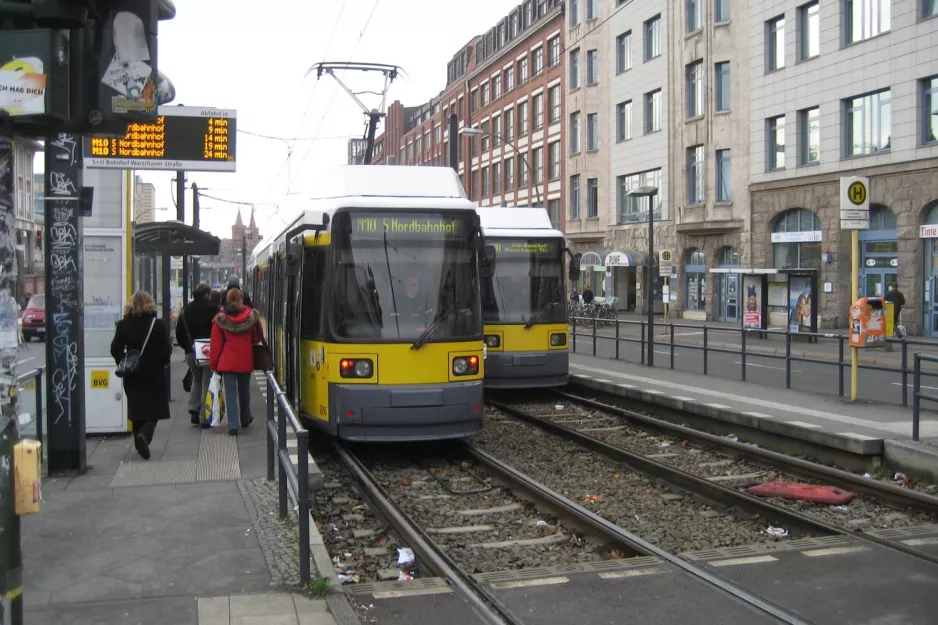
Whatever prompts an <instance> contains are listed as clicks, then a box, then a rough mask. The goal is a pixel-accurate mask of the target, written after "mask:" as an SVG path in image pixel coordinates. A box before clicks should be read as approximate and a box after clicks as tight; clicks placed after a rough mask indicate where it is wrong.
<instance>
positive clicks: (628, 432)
mask: <svg viewBox="0 0 938 625" xmlns="http://www.w3.org/2000/svg"><path fill="white" fill-rule="evenodd" d="M557 406H563V408H562V409H559V410H558V409H557ZM517 407H518V409H520V410H524V411H525V412H528V413H530V414H532V415H535V416H538V417H541V418H543V419H546V420H549V421H552V422H554V423H557V424H560V425H564V426H566V427H568V428H570V429H572V430H578V431H580V430H583V429H584V428H607V427H619V426H623V425H625V423H626V420H625V419H624V418H622V417H619V416H617V415H613V414H609V413H606V412H603V411H601V410H595V409H592V408H588V407H583V406H578V405H576V404H572V403H570V402H567V401H557V402H550V403H536V404H534V403H529V404H523V405H518V406H517ZM583 434H586V435H588V436H592V437H594V438H596V439H598V440H600V441H602V442H604V443H608V444H610V445H614V446H616V447H622V448H623V449H626V450H628V451H631V452H633V453H636V454H641V455H644V456H653V455H657V454H669V455H662V456H659V457H656V458H653V459H654V460H657V461H658V462H661V463H662V464H667V465H668V466H672V467H675V468H677V469H680V470H682V471H686V472H688V473H691V474H692V475H696V476H698V477H703V478H708V477H713V476H720V475H754V474H758V477H754V478H753V479H752V480H750V481H747V482H744V483H727V484H725V485H727V486H730V487H735V488H738V489H739V490H745V489H746V488H747V487H749V486H751V485H753V484H758V483H761V482H770V481H772V480H776V479H778V480H784V481H791V482H802V483H812V484H822V483H823V482H821V481H819V480H805V479H803V478H800V477H797V476H793V475H788V474H785V473H784V472H779V471H776V470H774V469H773V468H772V467H770V466H766V465H759V464H755V463H754V462H752V461H749V460H744V459H742V458H740V457H739V456H736V455H734V454H732V453H723V452H717V451H714V450H711V449H708V448H705V447H700V446H697V445H692V444H690V443H689V442H687V441H683V440H681V439H678V438H674V437H672V436H668V435H665V434H659V433H656V432H651V431H648V430H642V429H640V428H638V427H635V426H632V425H627V426H625V428H624V429H619V430H614V431H605V432H603V431H584V432H583ZM670 454H673V455H670ZM770 501H772V503H774V504H776V505H779V506H783V507H786V508H791V509H794V510H796V511H798V512H801V513H803V514H807V515H810V516H813V517H816V518H818V519H821V520H823V521H826V522H828V523H832V524H834V525H839V526H843V527H847V528H848V529H851V530H861V529H887V528H888V529H899V528H905V527H910V526H916V525H922V524H938V518H936V517H935V516H934V515H932V514H929V513H926V512H921V511H917V510H914V509H908V510H898V509H897V508H894V507H892V506H889V505H886V504H883V503H880V502H879V501H877V500H876V499H875V498H873V497H871V496H868V495H864V494H862V493H854V498H853V500H852V501H850V502H849V503H847V504H845V505H843V506H831V505H828V504H819V503H812V502H807V501H793V500H788V499H781V498H779V497H773V498H770Z"/></svg>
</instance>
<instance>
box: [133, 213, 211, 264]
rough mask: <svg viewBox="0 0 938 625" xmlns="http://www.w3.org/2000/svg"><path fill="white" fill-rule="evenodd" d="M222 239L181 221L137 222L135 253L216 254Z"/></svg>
mask: <svg viewBox="0 0 938 625" xmlns="http://www.w3.org/2000/svg"><path fill="white" fill-rule="evenodd" d="M220 247H221V239H219V238H218V237H216V236H213V235H211V234H209V233H208V232H203V231H202V230H199V229H198V228H195V227H193V226H189V225H187V224H184V223H182V222H181V221H154V222H150V223H145V224H138V225H136V226H134V253H136V254H160V255H170V256H216V255H217V254H218V251H219V249H220Z"/></svg>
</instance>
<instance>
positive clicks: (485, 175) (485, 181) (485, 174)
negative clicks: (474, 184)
mask: <svg viewBox="0 0 938 625" xmlns="http://www.w3.org/2000/svg"><path fill="white" fill-rule="evenodd" d="M488 196H489V168H488V167H483V168H482V196H481V197H484V198H485V197H488Z"/></svg>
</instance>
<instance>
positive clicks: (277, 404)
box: [267, 371, 310, 584]
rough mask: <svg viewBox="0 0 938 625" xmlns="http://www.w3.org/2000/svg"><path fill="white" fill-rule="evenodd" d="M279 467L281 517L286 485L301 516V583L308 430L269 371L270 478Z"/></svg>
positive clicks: (304, 575) (303, 575)
mask: <svg viewBox="0 0 938 625" xmlns="http://www.w3.org/2000/svg"><path fill="white" fill-rule="evenodd" d="M287 423H289V424H290V427H291V428H293V431H294V432H295V433H296V444H297V464H298V465H299V466H297V468H295V469H294V468H293V460H292V459H291V458H290V452H289V451H288V450H287ZM275 466H276V467H277V469H278V470H277V474H278V475H279V487H280V497H279V498H280V518H281V519H283V518H286V516H287V514H288V508H287V487H288V486H289V487H290V488H291V489H292V490H293V494H294V496H295V497H296V502H297V506H298V508H299V516H300V537H299V540H300V583H301V584H305V583H306V582H308V581H309V576H310V571H309V568H310V562H309V560H310V550H309V430H307V429H306V428H304V427H303V425H302V424H301V423H300V421H299V419H297V418H296V414H294V412H293V409H292V408H291V407H290V402H288V401H287V398H286V395H284V394H283V391H281V390H280V386H279V385H278V384H277V380H276V378H274V374H273V372H272V371H268V372H267V479H268V480H269V481H273V480H274V479H275V477H274V467H275Z"/></svg>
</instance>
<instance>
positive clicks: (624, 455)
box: [488, 394, 938, 564]
mask: <svg viewBox="0 0 938 625" xmlns="http://www.w3.org/2000/svg"><path fill="white" fill-rule="evenodd" d="M564 397H566V398H568V399H571V400H572V401H576V400H573V399H572V396H569V395H566V394H564ZM488 403H489V404H490V405H492V406H494V407H496V408H498V409H499V410H502V411H503V412H506V413H508V414H510V415H512V416H514V417H517V418H519V419H521V420H522V421H525V422H526V423H530V424H532V425H534V426H536V427H539V428H541V429H543V430H545V431H548V432H551V433H553V434H556V435H558V436H561V437H563V438H566V439H568V440H571V441H575V442H576V443H578V444H580V445H583V446H584V447H587V448H589V449H592V450H593V451H597V452H599V453H601V454H603V455H605V456H607V457H609V458H612V459H614V460H618V461H619V462H623V463H624V464H627V465H629V466H631V467H633V468H635V469H638V470H639V471H642V472H645V473H651V474H653V475H656V476H658V477H661V478H662V479H663V480H665V481H667V482H668V483H670V484H673V485H675V486H677V487H679V488H683V489H686V490H688V491H693V492H697V493H698V494H700V491H699V490H697V489H699V488H700V489H707V490H706V492H707V493H708V494H709V493H713V492H719V493H720V497H721V498H722V499H721V500H722V501H723V502H729V503H732V504H733V505H736V506H738V507H740V508H743V509H746V508H747V507H748V508H750V509H752V510H754V511H756V512H759V513H760V514H763V515H765V516H767V517H769V518H772V517H773V516H774V518H775V519H776V520H780V521H782V522H784V523H788V524H794V525H796V526H800V527H802V528H804V527H810V528H812V529H815V530H823V531H824V532H827V533H829V534H839V535H841V536H848V537H850V538H854V539H857V540H861V541H865V542H868V543H872V544H875V545H878V546H880V547H883V548H885V549H889V550H892V551H898V552H900V553H903V554H905V555H907V556H911V557H914V558H918V559H920V560H924V561H926V562H929V563H930V564H938V556H936V555H932V554H930V553H927V552H924V551H920V550H918V549H914V548H912V547H909V546H908V545H904V544H902V543H897V542H894V541H891V540H887V539H885V538H880V537H879V536H874V535H872V534H867V533H865V532H862V531H854V530H850V529H847V528H846V527H841V526H839V525H835V524H833V523H828V522H827V521H824V520H822V519H818V518H816V517H813V516H811V515H808V514H804V513H801V512H798V511H796V510H792V509H791V508H785V507H783V506H778V505H776V504H773V503H770V502H768V501H766V500H764V499H761V498H759V497H755V496H753V495H750V494H748V493H743V492H740V491H738V490H735V489H732V488H729V487H726V486H722V485H720V484H714V483H713V482H710V481H708V480H706V479H704V478H700V477H697V476H696V475H693V474H691V473H687V472H686V471H682V470H681V469H677V468H675V467H671V466H668V465H666V464H662V463H660V462H657V461H655V460H651V459H650V458H647V457H645V456H642V455H640V454H635V453H632V452H630V451H628V450H625V449H623V448H621V447H616V446H614V445H610V444H608V443H604V442H602V441H600V440H598V439H596V438H593V437H592V436H587V435H586V434H582V433H581V432H577V431H575V430H571V429H570V428H567V427H565V426H563V425H560V424H557V423H552V422H550V421H547V420H545V419H541V418H540V417H536V416H534V415H531V414H528V413H526V412H524V411H522V410H519V409H517V408H513V407H511V406H506V405H504V404H500V403H498V402H492V401H489V402H488ZM669 425H673V424H669ZM675 427H683V426H675ZM685 429H686V428H685ZM698 433H699V432H698ZM707 436H710V437H712V438H715V439H717V440H718V441H721V442H724V443H733V445H740V446H742V447H743V448H745V449H752V448H750V447H749V446H748V445H742V444H741V443H734V442H733V441H727V440H725V439H722V438H719V437H715V436H713V435H710V434H708V435H707ZM769 453H772V454H775V453H776V452H769ZM778 455H781V454H778ZM784 457H786V458H788V456H784ZM789 459H792V458H789ZM800 462H804V461H800ZM809 464H810V463H809ZM824 468H827V467H824ZM706 496H707V495H705V497H706Z"/></svg>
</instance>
